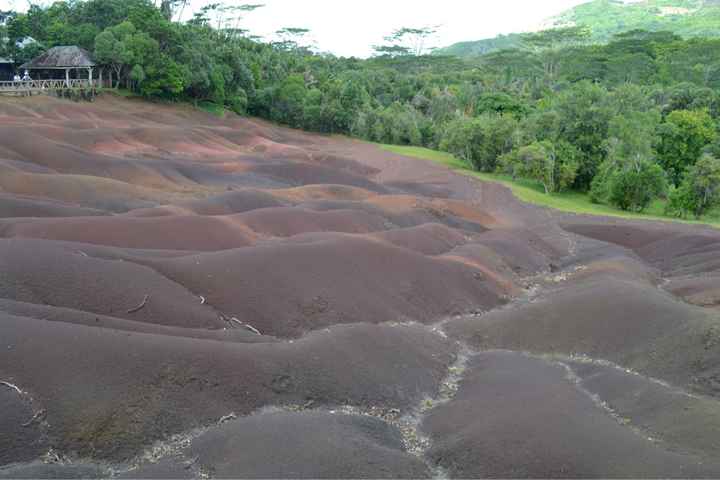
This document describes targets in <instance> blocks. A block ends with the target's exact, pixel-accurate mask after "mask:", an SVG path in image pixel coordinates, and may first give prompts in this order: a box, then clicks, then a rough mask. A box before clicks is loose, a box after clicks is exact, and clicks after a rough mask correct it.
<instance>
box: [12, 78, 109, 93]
mask: <svg viewBox="0 0 720 480" xmlns="http://www.w3.org/2000/svg"><path fill="white" fill-rule="evenodd" d="M94 87H95V81H94V80H87V79H86V80H80V79H78V80H70V81H66V80H28V81H27V82H22V81H21V82H0V93H10V94H16V95H23V94H26V95H29V94H33V93H51V92H55V91H61V90H80V89H88V90H89V89H92V88H94Z"/></svg>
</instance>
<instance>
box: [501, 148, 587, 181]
mask: <svg viewBox="0 0 720 480" xmlns="http://www.w3.org/2000/svg"><path fill="white" fill-rule="evenodd" d="M579 155H580V153H579V152H578V151H577V150H576V149H575V148H574V147H573V146H572V145H570V144H568V143H566V142H559V143H558V144H553V143H552V142H549V141H544V142H535V143H532V144H530V145H527V146H525V147H522V148H519V149H517V150H514V151H513V152H511V153H509V154H506V155H503V156H502V157H500V169H502V170H504V171H506V172H508V173H511V174H512V176H513V178H515V177H516V176H521V177H526V178H531V179H533V180H537V181H538V182H540V183H541V184H542V185H543V187H544V188H545V193H556V192H559V191H561V190H563V189H565V188H567V187H569V186H570V185H572V183H573V181H574V180H575V176H576V175H577V171H578V167H579V162H578V157H579Z"/></svg>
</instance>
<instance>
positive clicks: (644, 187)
mask: <svg viewBox="0 0 720 480" xmlns="http://www.w3.org/2000/svg"><path fill="white" fill-rule="evenodd" d="M606 182H607V184H606V186H605V188H604V190H605V192H606V193H607V201H608V202H609V203H611V204H613V205H615V206H617V207H618V208H620V209H621V210H626V211H632V212H642V211H643V210H645V209H646V208H647V206H648V205H650V202H652V201H653V200H654V199H656V198H658V197H659V196H661V195H662V194H664V193H665V192H666V190H667V181H666V179H665V172H664V171H663V169H662V168H661V167H660V165H657V164H655V163H651V162H643V163H641V164H640V166H639V168H630V169H623V170H616V171H613V172H611V173H610V174H609V175H608V176H607V177H606Z"/></svg>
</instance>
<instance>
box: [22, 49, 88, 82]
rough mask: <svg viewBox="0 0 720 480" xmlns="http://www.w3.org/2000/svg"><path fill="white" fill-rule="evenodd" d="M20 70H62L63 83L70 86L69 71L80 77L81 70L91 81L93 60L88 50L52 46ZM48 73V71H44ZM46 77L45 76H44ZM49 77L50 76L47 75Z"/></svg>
mask: <svg viewBox="0 0 720 480" xmlns="http://www.w3.org/2000/svg"><path fill="white" fill-rule="evenodd" d="M20 68H21V69H22V70H40V71H41V74H42V71H47V70H51V71H53V70H64V71H65V83H66V84H67V85H68V86H70V77H71V75H70V72H71V71H73V70H74V71H75V72H76V73H75V75H74V76H75V77H76V78H81V75H84V74H81V72H82V71H83V70H85V71H86V72H87V79H88V80H89V81H92V78H93V68H95V61H94V60H93V59H92V56H91V55H90V52H88V51H87V50H85V49H83V48H80V47H76V46H64V47H53V48H51V49H50V50H48V51H47V52H45V53H43V54H42V55H40V56H39V57H36V58H34V59H32V60H30V61H29V62H27V63H25V64H23V65H21V66H20ZM45 73H48V72H45ZM46 78H47V77H46ZM49 78H52V76H51V77H49Z"/></svg>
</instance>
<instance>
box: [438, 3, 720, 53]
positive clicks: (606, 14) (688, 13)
mask: <svg viewBox="0 0 720 480" xmlns="http://www.w3.org/2000/svg"><path fill="white" fill-rule="evenodd" d="M719 21H720V1H719V0H641V1H638V0H634V1H630V0H626V1H622V0H593V1H590V2H587V3H583V4H582V5H578V6H577V7H574V8H572V9H570V10H568V11H566V12H564V13H562V14H560V15H558V16H557V17H554V18H550V19H548V20H547V21H546V22H544V24H543V26H544V27H547V28H556V27H564V26H571V25H578V26H586V27H589V28H590V30H591V39H592V41H594V42H606V41H608V40H609V39H611V38H612V37H613V35H616V34H618V33H622V32H626V31H629V30H635V29H643V30H649V31H661V30H667V31H671V32H674V33H676V34H678V35H681V36H683V37H696V36H706V37H717V36H719V35H720V29H718V28H717V26H718V24H719V23H718V22H719ZM521 45H522V34H519V33H512V34H509V35H499V36H497V37H495V38H488V39H483V40H478V41H468V42H460V43H456V44H454V45H450V46H449V47H446V48H442V49H439V50H437V51H436V53H438V54H443V55H455V56H459V57H472V56H477V55H483V54H486V53H490V52H492V51H496V50H501V49H504V48H514V47H519V46H521Z"/></svg>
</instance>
